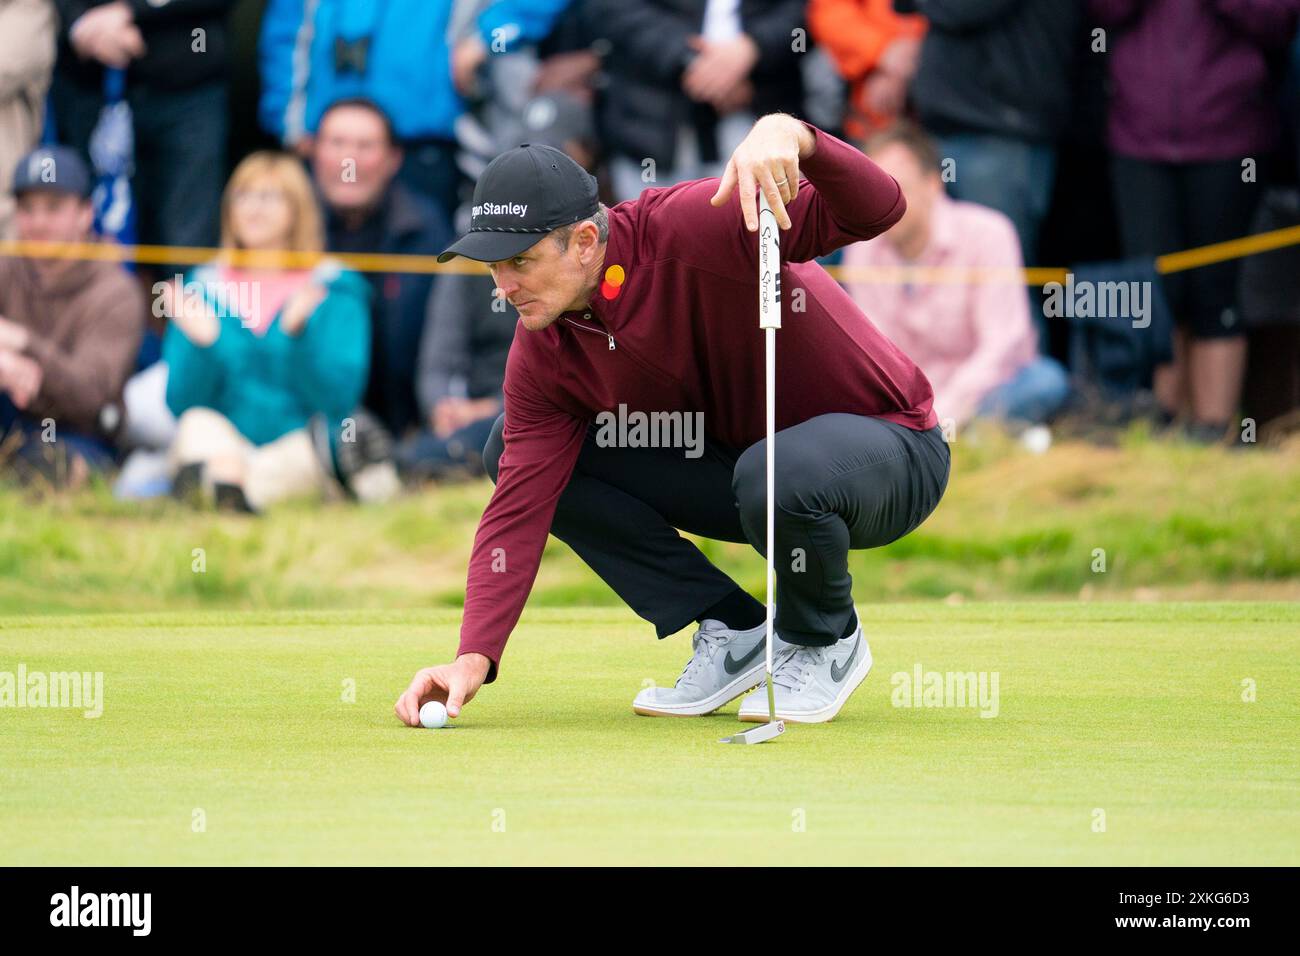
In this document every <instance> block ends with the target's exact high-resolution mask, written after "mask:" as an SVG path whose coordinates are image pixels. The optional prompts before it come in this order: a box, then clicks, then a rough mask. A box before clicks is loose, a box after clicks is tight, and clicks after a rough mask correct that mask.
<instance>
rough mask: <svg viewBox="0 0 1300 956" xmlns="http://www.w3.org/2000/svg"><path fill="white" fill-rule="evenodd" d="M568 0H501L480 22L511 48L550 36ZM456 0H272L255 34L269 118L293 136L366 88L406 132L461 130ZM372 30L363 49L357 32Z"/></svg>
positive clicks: (262, 107)
mask: <svg viewBox="0 0 1300 956" xmlns="http://www.w3.org/2000/svg"><path fill="white" fill-rule="evenodd" d="M568 2H569V0H529V2H525V0H501V2H499V3H495V4H492V5H491V6H490V7H489V8H488V9H486V10H485V11H484V12H483V13H482V14H481V15H480V16H479V18H478V21H477V27H478V30H479V33H480V35H481V36H482V38H483V42H484V43H485V44H486V45H487V46H488V49H490V50H493V49H494V50H495V52H497V53H503V52H509V51H511V50H513V49H514V48H516V47H517V46H519V45H521V44H524V43H530V42H536V41H537V40H540V39H542V38H543V37H544V36H546V34H547V33H548V32H549V31H550V28H551V25H552V24H553V23H554V21H555V19H556V18H557V17H558V16H559V14H560V13H561V12H562V10H563V9H564V7H565V6H566V5H567V3H568ZM451 8H452V0H270V2H269V3H268V4H267V7H266V12H265V14H264V15H263V18H262V35H261V39H260V41H259V44H258V46H259V61H260V71H261V79H262V99H261V103H260V104H259V106H258V116H259V119H260V121H261V124H262V127H263V128H264V129H265V130H266V131H267V132H269V133H271V134H272V135H274V136H276V137H278V138H279V139H280V140H281V142H284V143H290V144H291V143H294V142H296V141H297V140H298V139H299V138H300V137H301V136H303V135H304V134H305V133H312V132H314V131H315V129H316V126H317V124H318V123H319V122H320V117H321V114H322V113H323V112H324V111H325V108H326V107H327V106H329V104H330V103H333V102H334V101H335V100H338V99H341V98H344V97H351V96H364V97H367V98H369V99H372V100H374V101H375V102H376V103H378V104H379V105H380V106H381V107H383V109H384V111H385V112H386V113H388V115H389V117H390V118H391V119H392V121H393V125H394V127H395V128H396V130H397V135H398V138H399V139H403V140H407V139H425V138H439V139H447V140H452V139H455V131H454V128H453V127H454V124H455V122H456V118H457V117H458V116H460V114H461V113H462V112H463V111H464V108H465V104H464V102H463V101H462V100H461V97H460V95H459V94H458V93H457V92H456V88H455V86H454V85H453V84H452V80H451V56H450V48H449V45H448V38H447V32H448V23H449V20H450V16H451ZM308 14H309V16H308ZM366 37H369V38H370V39H369V44H368V48H367V49H365V50H364V53H363V49H362V48H363V45H362V44H358V43H357V42H356V41H358V40H362V39H363V38H366ZM494 40H495V41H496V47H495V48H494V47H493V41H494ZM336 48H338V49H339V50H341V51H342V53H343V56H342V60H343V61H344V66H343V67H342V68H337V67H336V59H338V58H337V57H336ZM363 61H364V63H363ZM363 66H364V72H363V71H362V70H361V68H362V67H363Z"/></svg>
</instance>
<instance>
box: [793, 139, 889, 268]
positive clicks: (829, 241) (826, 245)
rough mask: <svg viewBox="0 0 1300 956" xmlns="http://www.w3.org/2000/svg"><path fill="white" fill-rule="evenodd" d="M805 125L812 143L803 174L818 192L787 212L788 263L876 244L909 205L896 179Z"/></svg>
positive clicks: (806, 192)
mask: <svg viewBox="0 0 1300 956" xmlns="http://www.w3.org/2000/svg"><path fill="white" fill-rule="evenodd" d="M801 125H802V126H803V127H804V129H805V131H806V132H807V134H808V135H809V136H810V137H811V138H812V140H813V142H812V146H811V149H810V153H809V155H808V157H807V158H806V159H800V161H799V169H800V172H801V174H802V175H803V176H804V177H805V178H807V180H808V182H809V183H810V184H811V185H812V187H813V188H812V189H808V188H806V187H803V188H801V189H800V190H799V195H798V196H796V197H795V200H794V202H792V203H791V204H790V205H789V206H788V207H787V211H788V212H789V214H790V221H791V226H792V228H791V229H790V230H789V232H788V234H787V236H785V237H783V238H782V240H781V253H782V256H783V257H784V258H786V259H788V260H789V261H792V262H803V261H807V260H809V259H814V258H816V257H818V256H824V255H826V254H828V253H830V252H833V251H834V250H836V249H838V248H840V247H841V246H846V245H849V244H850V243H853V242H858V241H861V240H864V239H874V238H875V237H876V236H878V235H880V234H881V233H882V232H884V231H885V230H886V229H888V228H889V227H890V226H892V225H893V224H894V223H896V222H898V220H899V219H901V218H902V217H903V213H904V211H905V210H906V209H907V200H905V199H904V198H903V191H902V189H900V188H899V185H898V183H897V182H895V180H894V177H893V176H890V175H889V174H888V173H887V172H885V171H884V170H883V169H881V168H880V167H879V166H877V165H876V164H875V163H873V162H872V161H871V160H870V159H868V158H867V157H866V156H865V155H863V154H862V152H861V151H860V150H858V149H855V148H854V147H852V146H850V145H849V144H848V143H846V142H844V141H843V140H839V139H836V138H835V137H834V136H832V135H830V134H829V133H827V132H825V131H823V130H819V129H818V128H817V127H815V126H812V125H810V124H808V123H801Z"/></svg>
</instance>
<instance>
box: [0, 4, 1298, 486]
mask: <svg viewBox="0 0 1300 956" xmlns="http://www.w3.org/2000/svg"><path fill="white" fill-rule="evenodd" d="M1298 23H1300V0H529V2H524V0H498V2H491V0H170V2H168V0H0V239H3V240H9V242H8V243H7V244H6V245H5V246H4V247H3V248H2V249H0V252H2V253H3V254H0V475H16V476H18V478H19V479H20V480H37V479H39V480H43V481H49V482H53V483H56V484H63V483H77V482H80V481H84V480H85V479H86V477H87V476H88V475H91V474H94V473H101V474H103V475H104V476H105V477H106V478H107V479H108V480H110V481H112V482H113V485H114V489H115V492H116V493H117V494H119V495H120V496H122V497H148V496H155V495H165V494H169V493H170V494H173V495H176V496H178V497H181V498H184V499H186V500H191V501H194V502H195V503H213V502H215V504H216V505H217V506H218V507H221V508H228V509H231V510H238V511H260V510H262V509H263V508H265V507H267V506H269V505H271V504H273V503H274V502H275V501H277V500H280V499H283V498H288V497H296V496H301V495H319V496H323V497H341V496H351V497H355V498H358V499H361V500H384V499H386V498H389V497H391V496H393V495H395V494H397V493H399V492H400V490H401V489H402V488H403V487H407V486H411V485H418V484H424V483H427V482H436V481H444V480H452V479H456V478H459V477H463V476H472V475H476V474H480V473H481V468H482V465H481V462H480V461H479V453H480V451H481V449H482V447H483V444H484V442H485V440H486V438H487V435H488V432H489V431H490V429H491V426H492V424H493V422H494V420H495V419H496V417H497V415H498V414H499V413H500V411H501V386H502V380H503V377H504V371H505V360H506V354H507V352H508V349H509V346H510V342H511V339H512V337H513V334H514V327H515V313H514V312H513V310H512V309H510V308H509V307H508V306H507V305H506V303H505V302H504V301H503V300H501V299H500V298H499V297H497V296H495V295H494V290H493V283H492V280H491V279H490V278H489V277H488V275H487V274H486V272H469V271H464V270H463V269H461V270H460V271H449V270H446V269H436V268H433V267H431V266H430V264H429V261H428V260H427V259H414V260H401V259H395V258H393V257H395V256H420V257H428V256H433V255H436V254H437V253H438V252H440V251H441V250H442V249H443V248H444V247H445V246H446V245H447V243H448V242H449V241H450V240H451V238H452V236H453V235H454V234H456V233H457V232H458V231H460V230H463V229H464V228H465V226H466V223H467V221H468V200H469V197H470V194H471V192H472V188H473V182H474V178H475V177H476V176H477V175H478V173H479V172H480V171H481V170H482V169H483V167H484V166H485V165H486V164H487V162H488V161H489V160H490V159H491V158H492V157H493V156H494V155H496V154H497V153H498V152H500V151H502V150H504V149H507V148H509V147H511V146H513V145H516V144H518V143H522V142H541V143H547V144H550V145H554V146H556V147H558V148H561V149H563V150H565V151H566V152H568V153H569V154H570V155H571V156H573V157H574V158H575V159H576V160H577V161H578V162H579V163H581V164H582V165H583V166H585V167H587V168H588V169H590V170H591V171H592V172H593V173H595V174H596V175H597V177H598V179H599V182H600V184H601V191H602V196H603V198H604V200H605V201H606V202H607V203H609V204H611V205H612V204H614V203H617V202H620V201H624V200H629V199H634V198H635V197H636V196H637V195H638V194H639V193H640V191H641V190H643V189H646V188H654V187H660V186H666V185H669V184H671V183H674V182H678V181H681V180H686V179H695V178H699V177H705V176H714V175H719V174H720V172H721V169H722V166H723V164H724V163H725V161H726V158H727V156H728V155H729V154H730V152H731V150H732V149H733V148H734V147H735V145H736V144H737V143H738V142H739V141H740V139H741V138H742V137H743V136H744V135H745V133H746V132H747V130H748V129H749V127H750V126H751V125H752V123H753V121H754V120H755V119H756V118H757V117H758V116H761V115H763V114H765V113H769V112H773V111H785V112H789V113H792V114H794V115H797V116H800V117H802V118H804V119H807V120H808V121H810V122H812V123H814V124H815V125H817V126H819V127H821V128H823V129H826V130H828V131H830V132H832V133H834V134H835V135H838V136H841V137H842V138H845V139H846V140H848V141H850V142H853V143H855V144H856V145H858V146H860V148H862V149H863V150H864V151H866V152H867V153H868V154H869V155H870V156H872V158H873V159H875V160H876V161H877V162H878V163H880V165H882V166H883V167H884V168H885V169H886V170H887V171H888V172H890V173H891V174H892V175H893V176H894V177H895V178H896V179H897V180H898V181H899V183H900V184H901V185H902V187H903V189H904V192H905V194H906V196H907V199H908V211H907V214H906V216H905V217H904V219H903V220H902V221H901V222H900V223H899V224H898V225H897V226H895V227H894V228H893V229H892V230H891V231H890V232H889V233H887V234H886V235H884V236H882V237H879V238H877V239H875V240H872V241H870V242H864V243H858V244H856V245H853V246H850V247H848V248H846V249H844V250H841V252H840V253H839V254H837V255H836V256H835V257H832V258H831V259H830V260H828V261H827V263H826V264H827V265H828V267H830V268H831V269H832V270H833V271H834V274H835V275H836V276H837V277H838V278H839V279H840V280H841V281H842V282H843V283H844V284H845V286H846V287H847V288H848V290H849V291H850V293H851V294H852V295H853V297H854V298H855V300H856V301H858V303H859V304H860V305H861V307H862V309H863V311H864V312H865V313H866V314H867V315H868V316H869V317H870V319H871V320H872V321H873V322H875V323H876V324H877V325H878V326H880V327H881V329H882V330H883V331H884V332H885V333H886V334H887V335H889V336H890V337H891V338H892V339H894V340H895V341H896V342H897V343H898V344H899V345H901V346H902V347H903V348H904V349H905V350H906V351H907V352H908V353H909V354H910V355H911V356H912V357H913V358H914V359H915V360H916V361H917V363H918V364H919V365H920V366H921V368H922V369H923V370H924V371H925V372H926V373H927V375H928V376H929V377H930V379H931V381H932V382H933V384H934V386H935V393H936V402H935V405H936V410H937V411H938V414H939V416H940V419H941V420H945V421H947V422H949V423H950V424H951V426H952V428H953V429H954V434H955V433H956V432H955V430H956V429H962V428H965V427H966V426H967V425H968V424H970V423H972V422H975V421H977V420H981V419H983V420H991V421H998V422H1002V423H1005V425H1006V426H1007V427H1009V428H1010V429H1012V430H1013V431H1016V432H1017V433H1019V434H1022V435H1023V436H1024V437H1025V439H1026V442H1027V443H1029V442H1032V443H1034V444H1035V445H1037V446H1038V447H1041V446H1042V445H1043V444H1045V443H1047V442H1048V441H1050V435H1051V434H1052V432H1053V431H1054V432H1056V433H1058V434H1059V433H1068V434H1074V435H1084V436H1086V437H1092V438H1095V439H1097V440H1104V439H1105V437H1106V436H1107V435H1108V434H1110V433H1111V432H1112V431H1113V430H1114V429H1115V428H1117V427H1123V426H1126V425H1127V424H1129V423H1130V422H1132V421H1134V420H1139V419H1140V420H1146V421H1148V422H1149V423H1150V425H1151V427H1152V428H1153V429H1155V430H1158V431H1162V432H1165V433H1167V434H1169V435H1171V436H1173V437H1175V438H1177V439H1178V440H1189V441H1196V442H1225V443H1232V444H1233V445H1234V446H1236V447H1241V448H1250V447H1257V446H1258V444H1259V443H1260V441H1259V439H1261V438H1262V437H1264V436H1265V435H1267V434H1268V433H1269V431H1270V429H1271V430H1272V431H1273V432H1278V431H1285V430H1296V429H1298V428H1300V412H1298V411H1297V410H1298V409H1300V251H1298V250H1300V245H1295V244H1291V245H1286V244H1281V243H1279V246H1280V247H1279V248H1276V249H1273V250H1271V251H1260V250H1259V249H1258V248H1256V247H1247V248H1229V249H1226V250H1223V251H1222V252H1221V254H1219V255H1217V256H1215V255H1210V256H1202V257H1200V258H1198V257H1196V256H1192V257H1178V256H1170V254H1172V253H1179V252H1182V251H1184V250H1189V249H1199V248H1201V247H1204V246H1207V245H1213V244H1216V243H1222V242H1225V241H1228V240H1236V239H1240V238H1241V237H1245V236H1249V235H1254V234H1264V233H1272V232H1275V231H1278V230H1284V229H1287V228H1292V227H1297V226H1300V191H1298V189H1297V180H1298V178H1300V177H1298V176H1297V172H1298V164H1297V156H1298V155H1300V149H1298V148H1297V145H1298V143H1300V43H1298V42H1297V35H1296V34H1297V24H1298ZM1284 235H1285V234H1284ZM1291 241H1292V243H1297V242H1300V237H1293V238H1292V240H1291ZM41 243H59V244H66V243H85V244H87V245H86V246H85V247H84V248H82V249H81V251H80V252H79V253H78V254H77V255H63V256H60V255H55V254H52V252H51V250H57V249H59V248H66V247H61V246H42V245H41ZM105 244H115V245H118V246H127V247H131V248H132V249H133V250H134V252H133V253H132V254H130V255H127V256H125V257H114V256H103V255H97V254H96V249H99V248H100V247H102V246H104V245H105ZM238 250H244V251H247V252H250V253H263V254H264V255H263V256H262V257H261V258H258V257H257V256H248V255H243V256H241V255H235V254H233V253H235V252H236V251H238ZM283 250H293V251H295V252H298V253H305V254H318V253H327V254H336V255H339V256H342V257H344V259H343V262H344V263H345V264H340V260H338V259H333V258H329V257H326V258H323V259H320V258H319V257H317V259H316V261H309V260H307V259H302V260H298V259H295V258H294V257H292V256H284V255H277V252H279V251H283ZM356 257H361V258H356ZM122 258H126V259H127V260H129V261H127V262H125V263H123V262H122V261H120V260H121V259H122ZM1022 266H1024V267H1030V270H1029V272H1028V273H1027V275H1028V277H1029V278H1026V274H1024V273H1021V272H1020V271H1019V270H1021V268H1022ZM1041 269H1052V270H1055V271H1053V272H1052V273H1051V274H1052V275H1053V276H1054V277H1055V278H1054V279H1052V280H1050V281H1049V280H1047V279H1042V281H1033V277H1035V276H1039V275H1041V273H1040V272H1039V271H1038V270H1041ZM1067 271H1068V279H1067V277H1066V273H1067ZM1058 273H1059V276H1058V275H1057V274H1058ZM1051 281H1057V282H1060V283H1062V285H1061V286H1059V287H1055V288H1054V287H1052V286H1051V284H1050V282H1051ZM1062 302H1064V308H1062V307H1061V306H1062ZM1049 429H1050V430H1051V431H1049Z"/></svg>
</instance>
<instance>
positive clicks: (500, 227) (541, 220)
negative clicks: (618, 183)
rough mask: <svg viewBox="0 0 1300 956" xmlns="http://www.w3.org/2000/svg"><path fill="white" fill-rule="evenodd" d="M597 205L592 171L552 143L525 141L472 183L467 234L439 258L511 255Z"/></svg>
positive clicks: (492, 259)
mask: <svg viewBox="0 0 1300 956" xmlns="http://www.w3.org/2000/svg"><path fill="white" fill-rule="evenodd" d="M599 208H600V201H599V200H598V199H597V197H596V178H595V177H594V176H592V175H591V173H589V172H587V171H586V170H585V169H583V168H582V167H581V166H579V165H578V164H577V163H576V162H574V161H573V160H572V159H570V158H569V157H568V156H567V155H566V154H565V153H563V152H561V151H560V150H558V149H556V148H554V147H553V146H540V145H538V144H536V143H524V144H523V145H522V146H516V147H515V148H514V149H508V150H506V151H505V152H504V153H502V154H501V155H500V156H498V157H497V158H496V159H494V160H492V162H490V163H488V167H487V169H485V170H483V175H482V176H480V177H479V178H478V183H477V184H476V185H475V186H474V201H473V203H472V205H471V207H470V226H469V232H467V233H465V235H463V236H461V237H460V238H459V239H457V240H456V241H455V242H453V243H452V244H451V245H450V246H448V247H447V249H446V251H445V252H443V253H442V255H440V256H438V261H439V262H446V261H447V260H448V259H452V258H454V257H455V256H464V257H465V258H466V259H476V260H478V261H479V262H497V261H499V260H501V259H509V258H510V257H511V256H517V255H519V253H521V252H523V251H524V250H525V249H527V248H528V247H529V246H532V245H534V244H535V243H536V242H537V241H538V240H539V239H540V238H541V237H542V236H544V235H546V234H547V233H548V232H550V231H551V230H552V229H558V228H560V227H561V226H568V225H571V224H572V223H575V222H580V221H581V220H583V219H586V218H587V217H588V216H594V215H595V214H596V210H597V209H599Z"/></svg>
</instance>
